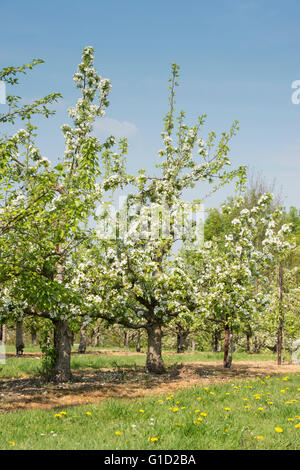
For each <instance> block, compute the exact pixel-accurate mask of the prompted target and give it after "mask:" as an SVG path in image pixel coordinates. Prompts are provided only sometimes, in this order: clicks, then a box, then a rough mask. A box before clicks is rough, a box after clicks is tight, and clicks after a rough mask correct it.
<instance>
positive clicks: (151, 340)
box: [146, 323, 166, 374]
mask: <svg viewBox="0 0 300 470" xmlns="http://www.w3.org/2000/svg"><path fill="white" fill-rule="evenodd" d="M147 334H148V347H147V359H146V368H147V370H148V371H149V372H152V373H154V374H163V373H165V372H166V369H165V366H164V362H163V359H162V354H161V347H162V344H161V343H162V331H161V326H160V325H159V324H157V323H152V324H150V325H148V326H147Z"/></svg>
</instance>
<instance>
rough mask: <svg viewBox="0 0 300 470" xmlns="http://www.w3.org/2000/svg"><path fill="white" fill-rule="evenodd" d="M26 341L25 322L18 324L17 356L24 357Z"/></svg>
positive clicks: (20, 321) (18, 322)
mask: <svg viewBox="0 0 300 470" xmlns="http://www.w3.org/2000/svg"><path fill="white" fill-rule="evenodd" d="M23 350H24V341H23V320H19V321H17V323H16V354H17V356H23Z"/></svg>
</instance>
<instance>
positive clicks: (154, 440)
mask: <svg viewBox="0 0 300 470" xmlns="http://www.w3.org/2000/svg"><path fill="white" fill-rule="evenodd" d="M156 441H158V437H150V442H156Z"/></svg>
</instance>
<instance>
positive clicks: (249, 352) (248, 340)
mask: <svg viewBox="0 0 300 470" xmlns="http://www.w3.org/2000/svg"><path fill="white" fill-rule="evenodd" d="M246 336H247V353H248V354H251V345H250V338H251V336H250V334H249V333H247V335H246Z"/></svg>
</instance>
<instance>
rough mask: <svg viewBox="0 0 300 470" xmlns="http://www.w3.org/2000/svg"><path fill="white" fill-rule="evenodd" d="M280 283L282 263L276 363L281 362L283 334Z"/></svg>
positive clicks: (280, 265)
mask: <svg viewBox="0 0 300 470" xmlns="http://www.w3.org/2000/svg"><path fill="white" fill-rule="evenodd" d="M282 285H283V269H282V264H281V263H280V264H279V319H278V333H277V364H278V365H279V366H281V364H282V359H281V356H282V335H283V309H282Z"/></svg>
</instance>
